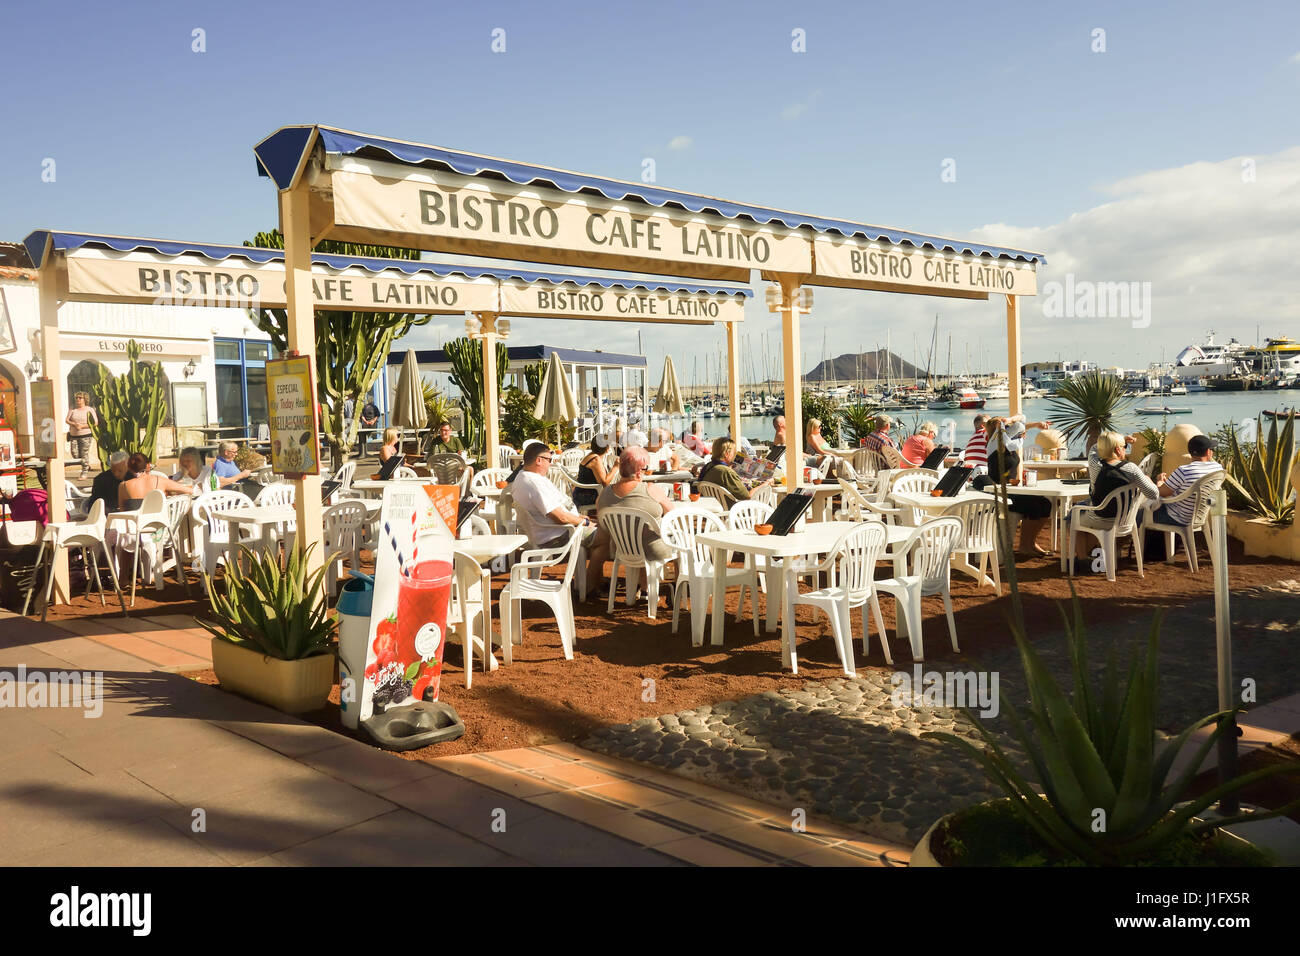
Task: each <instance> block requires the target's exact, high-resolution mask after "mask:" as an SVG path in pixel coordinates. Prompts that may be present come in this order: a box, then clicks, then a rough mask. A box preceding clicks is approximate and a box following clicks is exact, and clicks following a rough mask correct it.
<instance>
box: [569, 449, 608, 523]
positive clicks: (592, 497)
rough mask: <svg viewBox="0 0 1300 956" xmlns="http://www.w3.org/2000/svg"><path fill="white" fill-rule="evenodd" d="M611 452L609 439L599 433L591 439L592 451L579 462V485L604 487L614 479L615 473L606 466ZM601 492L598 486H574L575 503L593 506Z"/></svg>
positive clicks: (581, 505) (582, 505)
mask: <svg viewBox="0 0 1300 956" xmlns="http://www.w3.org/2000/svg"><path fill="white" fill-rule="evenodd" d="M608 453H609V439H608V438H607V437H605V436H604V435H597V436H596V437H595V438H593V439H592V440H591V451H589V452H588V453H587V455H586V457H585V458H583V459H582V461H581V462H580V463H579V464H578V484H579V485H599V486H600V487H601V488H604V487H605V486H606V485H608V484H609V483H610V482H611V481H613V480H614V475H613V474H611V473H610V470H609V469H608V468H606V467H605V456H606V455H607V454H608ZM599 494H600V492H599V491H598V490H597V489H596V488H574V489H573V503H574V504H575V505H577V506H578V507H579V508H591V507H593V506H595V504H596V498H597V496H598V495H599Z"/></svg>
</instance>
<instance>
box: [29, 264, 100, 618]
mask: <svg viewBox="0 0 1300 956" xmlns="http://www.w3.org/2000/svg"><path fill="white" fill-rule="evenodd" d="M57 269H58V266H57V257H56V256H55V254H54V252H53V250H48V251H47V255H46V262H45V266H44V268H42V269H41V270H40V271H39V273H38V275H37V293H38V295H39V296H40V314H41V367H42V368H43V369H44V377H45V378H48V379H50V380H51V381H52V382H53V383H54V388H53V389H51V391H52V392H53V393H54V405H53V414H54V422H53V428H54V435H55V439H54V457H53V458H50V459H48V460H47V461H46V463H45V476H46V491H47V493H48V495H49V497H48V498H47V502H48V504H49V509H50V511H49V513H50V520H51V521H66V520H67V508H68V500H67V495H66V494H65V493H64V490H63V481H64V471H63V441H62V436H63V434H64V423H63V420H64V419H65V418H67V416H68V396H67V391H68V386H67V382H66V381H65V380H64V378H63V369H62V367H61V366H62V351H61V349H60V348H59V276H58V271H57ZM40 427H41V422H34V423H33V425H32V435H33V439H34V438H35V436H36V434H37V433H38V430H39V429H40ZM112 505H113V506H112V507H106V508H105V509H104V512H105V513H106V514H107V513H108V512H109V511H116V510H117V507H116V502H113V503H112ZM70 595H71V591H70V590H69V586H68V552H67V551H62V550H61V551H56V552H55V556H54V590H53V591H52V592H51V593H50V601H51V602H59V601H65V602H66V601H68V600H69V599H70Z"/></svg>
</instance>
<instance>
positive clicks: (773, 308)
mask: <svg viewBox="0 0 1300 956" xmlns="http://www.w3.org/2000/svg"><path fill="white" fill-rule="evenodd" d="M765 295H766V299H767V311H769V312H780V311H781V303H782V302H783V301H784V300H785V296H784V294H783V293H782V291H781V286H780V285H779V284H778V283H776V282H773V283H772V284H771V285H769V286H768V287H767V292H766V293H765Z"/></svg>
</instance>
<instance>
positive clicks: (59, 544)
mask: <svg viewBox="0 0 1300 956" xmlns="http://www.w3.org/2000/svg"><path fill="white" fill-rule="evenodd" d="M47 546H48V547H47ZM73 548H80V549H81V554H82V558H83V560H85V562H86V564H87V571H86V593H87V594H89V593H90V585H91V582H92V581H93V582H94V584H95V587H96V589H97V590H98V591H99V603H100V606H101V607H102V606H104V605H105V603H106V602H105V601H104V588H103V585H102V584H100V581H99V559H98V558H97V557H96V554H95V549H96V548H98V549H99V551H100V552H101V553H102V554H103V555H104V560H105V561H106V562H107V563H108V570H109V574H110V576H111V577H112V579H113V590H114V591H116V592H117V601H118V604H120V605H121V606H122V616H123V617H128V616H129V615H128V614H127V612H126V601H125V600H124V599H123V597H122V587H121V585H120V584H119V583H118V580H117V567H116V564H115V562H114V561H113V557H112V555H110V554H109V553H108V545H107V544H106V543H105V541H104V499H102V498H96V499H95V503H94V504H93V505H91V506H90V512H89V513H88V514H87V515H86V517H85V518H84V519H82V520H81V521H51V522H50V523H49V524H47V525H46V526H45V528H44V530H43V531H42V533H41V544H40V547H39V548H37V550H36V561H35V563H34V564H33V565H32V568H33V571H32V585H33V586H32V587H30V588H28V589H27V597H26V598H25V599H24V600H23V616H24V617H26V616H27V608H28V606H29V605H30V604H31V601H32V592H33V591H35V589H36V588H35V583H36V571H35V569H36V568H39V567H41V563H42V561H43V560H44V558H45V552H46V550H48V551H49V552H50V568H49V571H48V572H47V574H46V577H45V604H44V606H43V607H42V608H41V620H42V621H44V620H45V615H46V614H47V613H48V612H49V610H50V596H51V595H52V594H53V592H54V563H55V559H56V557H57V555H58V553H59V552H60V551H71V550H72V549H73Z"/></svg>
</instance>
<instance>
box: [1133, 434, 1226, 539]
mask: <svg viewBox="0 0 1300 956" xmlns="http://www.w3.org/2000/svg"><path fill="white" fill-rule="evenodd" d="M1216 447H1218V443H1217V442H1215V440H1214V439H1213V438H1211V437H1210V436H1209V435H1193V436H1192V437H1191V440H1190V441H1188V442H1187V454H1189V455H1191V456H1192V460H1191V461H1189V462H1188V463H1187V464H1185V465H1179V466H1178V467H1177V468H1175V469H1174V470H1173V472H1172V473H1171V474H1168V475H1165V474H1161V475H1159V476H1157V477H1156V486H1157V487H1158V488H1159V489H1160V497H1161V498H1172V497H1174V495H1177V494H1181V493H1182V492H1184V491H1186V490H1187V489H1188V488H1190V487H1192V485H1194V484H1195V483H1196V481H1197V480H1198V479H1200V478H1204V477H1205V476H1206V475H1212V474H1215V473H1216V472H1219V471H1222V470H1223V468H1222V466H1221V465H1220V464H1219V463H1218V462H1217V461H1215V460H1214V449H1215V448H1216ZM1195 514H1196V502H1195V501H1193V500H1192V499H1191V498H1186V499H1184V500H1182V501H1175V502H1174V503H1173V504H1165V505H1161V506H1160V507H1158V508H1156V509H1155V511H1154V512H1152V514H1151V520H1152V521H1153V522H1155V523H1156V524H1181V525H1188V524H1191V523H1192V518H1193V517H1194V516H1195Z"/></svg>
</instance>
